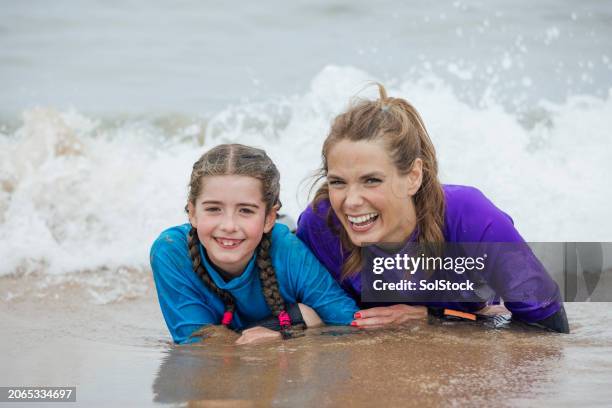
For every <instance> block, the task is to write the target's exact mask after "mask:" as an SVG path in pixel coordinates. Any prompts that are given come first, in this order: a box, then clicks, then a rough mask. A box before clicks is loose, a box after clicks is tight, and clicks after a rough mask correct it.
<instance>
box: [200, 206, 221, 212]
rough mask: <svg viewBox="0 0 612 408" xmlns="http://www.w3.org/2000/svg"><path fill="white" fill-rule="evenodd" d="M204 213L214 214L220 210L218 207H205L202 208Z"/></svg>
mask: <svg viewBox="0 0 612 408" xmlns="http://www.w3.org/2000/svg"><path fill="white" fill-rule="evenodd" d="M204 211H206V212H208V213H215V212H219V211H221V209H220V208H219V207H206V208H204Z"/></svg>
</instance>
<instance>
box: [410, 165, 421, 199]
mask: <svg viewBox="0 0 612 408" xmlns="http://www.w3.org/2000/svg"><path fill="white" fill-rule="evenodd" d="M422 183H423V160H421V159H419V158H417V159H415V160H414V163H412V169H410V171H409V172H408V194H410V195H411V196H413V195H415V194H416V193H417V191H419V188H421V184H422Z"/></svg>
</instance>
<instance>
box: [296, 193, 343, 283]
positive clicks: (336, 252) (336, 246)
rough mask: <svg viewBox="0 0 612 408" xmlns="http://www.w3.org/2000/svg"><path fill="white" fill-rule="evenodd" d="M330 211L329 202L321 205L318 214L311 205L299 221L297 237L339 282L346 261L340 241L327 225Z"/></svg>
mask: <svg viewBox="0 0 612 408" xmlns="http://www.w3.org/2000/svg"><path fill="white" fill-rule="evenodd" d="M328 210H329V203H328V202H323V203H320V204H319V207H318V212H315V211H314V210H313V209H312V206H311V205H309V206H308V207H307V208H306V209H305V210H304V212H302V214H301V215H300V217H299V219H298V226H297V231H296V235H297V237H298V238H299V239H300V240H302V242H304V243H305V244H306V246H307V247H308V248H309V249H310V251H312V253H313V254H314V255H315V256H316V258H317V259H318V260H319V262H321V263H322V264H323V266H325V268H326V269H327V270H328V271H329V272H330V273H331V274H332V276H333V277H334V279H336V281H338V280H339V277H340V271H341V270H342V264H343V261H344V259H343V256H342V251H341V250H340V239H339V238H338V237H337V236H335V235H334V233H333V232H332V231H331V229H330V228H329V226H328V225H327V220H326V214H327V211H328Z"/></svg>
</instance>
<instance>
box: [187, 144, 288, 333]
mask: <svg viewBox="0 0 612 408" xmlns="http://www.w3.org/2000/svg"><path fill="white" fill-rule="evenodd" d="M225 175H238V176H248V177H253V178H255V179H257V180H259V181H260V182H261V188H262V197H263V201H264V203H265V205H266V215H268V214H269V213H270V211H278V209H280V207H281V202H280V198H279V195H280V174H279V172H278V169H277V168H276V166H275V165H274V163H273V162H272V160H271V159H270V157H268V155H267V154H266V152H265V151H263V150H261V149H257V148H254V147H250V146H245V145H241V144H222V145H219V146H216V147H214V148H212V149H210V150H209V151H208V152H206V153H204V154H203V155H202V157H200V158H199V159H198V160H197V161H196V162H195V163H194V165H193V170H192V172H191V179H190V183H189V193H188V203H191V205H192V206H194V207H195V205H196V199H197V198H198V197H199V195H200V193H201V191H202V186H203V183H204V182H205V180H206V177H208V176H225ZM188 207H189V206H188V205H187V206H185V211H186V212H189V210H188ZM199 244H200V239H199V238H198V234H197V230H196V229H195V228H193V227H192V228H191V230H190V231H189V238H188V247H189V256H190V257H191V263H192V267H193V271H194V272H195V274H196V275H197V276H198V277H199V278H200V279H201V280H202V282H203V283H204V285H205V286H206V287H207V288H209V289H210V290H211V291H212V292H213V293H214V294H215V295H217V296H218V297H219V298H220V299H221V301H223V304H224V305H225V313H224V318H223V320H222V323H223V324H224V325H229V323H230V321H231V314H232V313H233V312H234V311H235V308H236V302H235V299H234V298H233V296H232V295H231V294H230V293H229V292H227V291H225V290H223V289H221V288H219V287H218V286H217V285H216V284H215V282H214V281H213V280H212V279H211V278H210V275H209V274H208V271H207V270H206V268H205V267H204V266H203V265H202V259H201V257H200V251H199V247H200V245H199ZM270 245H271V233H270V232H268V233H264V234H263V236H262V239H261V241H260V243H259V247H258V250H257V258H256V264H257V267H258V268H259V276H260V280H261V285H262V289H263V295H264V298H265V299H266V303H267V304H268V307H269V308H270V310H271V311H272V315H273V316H274V317H277V318H279V321H281V334H282V335H283V338H288V337H290V336H291V334H292V332H291V325H290V324H289V325H285V324H282V320H281V318H282V314H283V312H284V313H286V312H287V310H286V306H285V302H284V300H283V298H282V296H281V294H280V290H279V288H278V281H277V279H276V271H275V270H274V266H273V265H272V260H271V258H270ZM228 313H229V315H228ZM226 316H229V317H226Z"/></svg>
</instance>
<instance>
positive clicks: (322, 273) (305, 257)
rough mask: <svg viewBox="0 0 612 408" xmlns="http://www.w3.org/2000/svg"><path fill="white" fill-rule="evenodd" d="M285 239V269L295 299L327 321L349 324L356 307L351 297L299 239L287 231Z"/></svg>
mask: <svg viewBox="0 0 612 408" xmlns="http://www.w3.org/2000/svg"><path fill="white" fill-rule="evenodd" d="M285 240H286V241H287V242H286V243H285V245H287V247H288V251H286V254H285V255H284V256H285V259H286V262H287V265H286V270H287V271H288V272H287V273H288V274H289V281H290V285H291V286H292V288H293V290H294V293H295V294H296V296H295V297H296V299H297V302H300V303H304V304H305V305H307V306H310V307H311V308H313V309H314V310H315V311H316V312H317V314H318V315H319V317H321V319H322V320H323V321H324V322H325V323H327V324H350V322H351V321H352V320H353V315H354V314H355V312H356V311H357V310H358V309H357V305H356V304H355V302H354V301H353V299H351V298H350V297H349V296H348V295H347V294H346V293H345V292H344V291H343V290H342V288H340V286H339V285H338V283H337V282H336V281H335V280H334V279H333V278H332V276H331V275H330V274H329V272H328V271H327V269H325V267H324V266H323V265H322V264H321V263H320V262H319V261H318V259H317V258H316V257H315V256H314V255H313V254H312V252H310V250H309V249H308V248H307V247H306V245H305V244H304V243H303V242H302V241H300V240H299V239H298V238H297V237H296V236H294V235H293V234H288V235H287V236H286V237H285Z"/></svg>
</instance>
